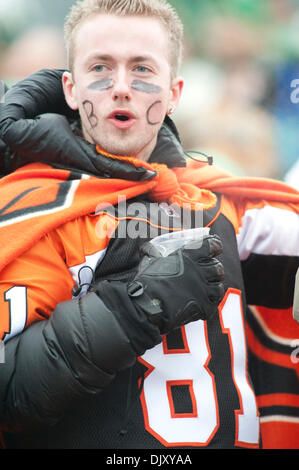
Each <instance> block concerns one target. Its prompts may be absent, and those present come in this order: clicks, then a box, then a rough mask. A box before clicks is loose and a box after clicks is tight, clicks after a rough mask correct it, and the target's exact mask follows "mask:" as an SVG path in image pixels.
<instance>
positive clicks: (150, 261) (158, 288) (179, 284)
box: [128, 235, 224, 333]
mask: <svg viewBox="0 0 299 470" xmlns="http://www.w3.org/2000/svg"><path fill="white" fill-rule="evenodd" d="M141 250H142V253H143V254H144V258H143V259H142V261H141V263H140V265H139V270H138V274H137V275H136V277H135V279H134V281H133V282H132V283H131V284H130V285H129V286H128V294H129V296H130V297H131V298H132V300H133V302H135V303H137V304H138V305H139V306H140V307H142V308H144V309H147V308H148V312H149V319H150V321H151V322H152V323H154V324H156V325H158V326H159V329H160V331H161V333H168V332H169V331H171V330H173V329H174V328H176V327H179V326H182V325H185V324H186V323H189V322H190V321H196V320H209V319H210V318H212V317H213V315H214V314H215V312H216V311H217V306H218V304H219V302H220V301H221V300H222V298H223V295H224V287H223V283H222V281H223V279H224V270H223V266H222V264H221V263H220V261H219V260H217V259H216V258H215V256H218V255H220V254H221V252H222V243H221V240H220V238H219V237H218V236H217V235H214V236H209V237H207V238H205V239H204V240H203V244H202V246H201V247H200V248H198V249H192V248H190V249H188V248H185V249H180V250H177V251H175V252H174V253H172V254H170V255H169V256H167V257H165V258H163V259H161V255H160V253H159V252H158V251H157V249H156V248H155V247H154V246H153V245H152V244H151V243H147V244H145V245H143V247H142V248H141ZM153 304H154V305H156V306H158V305H159V306H160V312H151V309H150V307H149V306H150V305H153ZM147 305H148V307H147Z"/></svg>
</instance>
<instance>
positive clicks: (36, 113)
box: [0, 70, 97, 172]
mask: <svg viewBox="0 0 299 470" xmlns="http://www.w3.org/2000/svg"><path fill="white" fill-rule="evenodd" d="M62 75H63V70H41V71H39V72H37V73H34V74H32V75H30V76H29V77H27V78H25V79H24V80H21V81H20V82H18V83H17V84H15V85H14V86H13V87H12V88H11V89H10V90H9V91H8V92H7V93H6V95H5V103H3V104H2V105H1V107H0V139H2V141H3V142H4V143H5V145H6V146H7V147H8V148H9V149H10V150H11V153H12V154H13V159H12V160H11V168H10V170H13V169H15V168H16V167H18V166H20V165H21V164H24V163H27V162H32V161H43V162H45V163H57V164H58V166H62V167H70V166H71V167H73V168H82V165H83V167H84V169H85V170H86V171H87V172H88V171H90V172H94V171H95V166H94V164H93V161H92V159H94V160H95V159H96V155H97V154H96V151H95V147H94V146H92V145H90V144H89V143H88V142H86V141H85V140H84V139H83V138H81V137H80V136H79V135H75V134H74V133H73V131H72V129H71V124H70V123H71V122H75V121H77V120H79V113H78V112H76V111H73V110H71V109H70V108H69V106H68V105H67V103H66V100H65V97H64V93H63V88H62ZM40 115H43V116H42V117H41V116H40Z"/></svg>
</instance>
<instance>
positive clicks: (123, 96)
mask: <svg viewBox="0 0 299 470" xmlns="http://www.w3.org/2000/svg"><path fill="white" fill-rule="evenodd" d="M112 97H113V100H114V101H117V100H126V101H130V99H131V86H130V80H129V77H128V74H127V73H126V71H124V70H119V71H118V72H117V74H116V76H115V82H114V87H113V92H112Z"/></svg>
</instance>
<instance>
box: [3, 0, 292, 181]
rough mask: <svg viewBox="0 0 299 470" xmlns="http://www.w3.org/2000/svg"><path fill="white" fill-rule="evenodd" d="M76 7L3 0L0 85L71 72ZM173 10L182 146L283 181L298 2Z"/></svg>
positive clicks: (213, 3) (207, 2)
mask: <svg viewBox="0 0 299 470" xmlns="http://www.w3.org/2000/svg"><path fill="white" fill-rule="evenodd" d="M72 3H73V0H63V1H62V2H61V0H51V2H47V1H46V0H0V79H2V80H4V81H5V82H6V83H7V84H8V85H12V84H13V83H14V82H16V81H18V80H20V79H21V78H23V77H25V76H27V75H29V74H30V73H32V72H35V71H37V70H39V69H41V68H64V67H66V59H65V51H64V45H63V37H62V26H63V21H64V18H65V15H66V14H67V12H68V10H69V7H70V5H72ZM170 3H172V4H173V5H174V6H175V7H176V8H177V10H178V12H179V13H180V15H181V17H182V19H183V21H184V24H185V37H186V41H185V58H184V63H183V67H182V75H183V76H184V78H185V89H184V93H183V97H182V102H181V105H180V107H179V109H178V110H177V111H176V112H175V113H174V115H173V117H174V120H175V122H176V124H177V125H178V128H179V130H180V135H181V139H182V141H183V144H184V147H185V148H186V150H197V151H202V152H204V153H207V154H209V155H212V156H213V157H214V161H215V162H216V163H217V164H219V165H220V166H223V167H226V168H227V169H228V170H231V171H233V172H234V173H235V174H239V175H244V174H246V175H249V176H250V175H251V176H266V177H274V178H284V175H285V174H286V173H287V172H288V171H289V170H290V168H291V167H292V166H293V165H294V164H296V162H297V160H298V159H299V139H298V138H297V135H298V133H297V122H298V117H297V114H298V111H299V0H262V1H261V0H170ZM296 80H298V84H296ZM295 85H296V86H297V87H298V93H297V95H296V89H294V86H295ZM292 92H293V95H292ZM292 96H294V97H295V98H298V99H292ZM297 101H298V102H297Z"/></svg>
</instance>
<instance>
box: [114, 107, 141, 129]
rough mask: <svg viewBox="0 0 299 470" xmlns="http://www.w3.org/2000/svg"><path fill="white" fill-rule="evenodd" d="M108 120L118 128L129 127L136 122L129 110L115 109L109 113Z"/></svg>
mask: <svg viewBox="0 0 299 470" xmlns="http://www.w3.org/2000/svg"><path fill="white" fill-rule="evenodd" d="M108 120H109V121H110V122H111V123H112V124H113V125H114V126H115V127H117V128H118V129H129V128H130V127H132V126H133V124H134V123H135V122H136V117H135V116H134V114H133V113H131V112H130V111H127V110H125V109H117V110H114V111H113V112H112V113H110V114H109V116H108Z"/></svg>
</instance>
